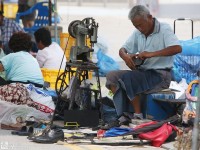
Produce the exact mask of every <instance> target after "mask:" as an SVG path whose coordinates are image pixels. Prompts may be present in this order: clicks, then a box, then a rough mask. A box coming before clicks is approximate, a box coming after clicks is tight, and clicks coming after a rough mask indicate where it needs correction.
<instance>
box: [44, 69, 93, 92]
mask: <svg viewBox="0 0 200 150" xmlns="http://www.w3.org/2000/svg"><path fill="white" fill-rule="evenodd" d="M72 70H76V68H72ZM41 71H42V75H43V78H44V81H46V82H49V83H50V88H51V89H54V90H55V85H56V80H57V77H58V76H60V75H61V74H62V73H63V72H64V70H60V73H59V75H58V72H59V70H56V69H46V68H41ZM88 79H92V72H88ZM65 82H66V83H67V84H69V77H68V74H67V75H66V78H65ZM60 85H61V81H59V82H58V84H57V86H58V88H60Z"/></svg>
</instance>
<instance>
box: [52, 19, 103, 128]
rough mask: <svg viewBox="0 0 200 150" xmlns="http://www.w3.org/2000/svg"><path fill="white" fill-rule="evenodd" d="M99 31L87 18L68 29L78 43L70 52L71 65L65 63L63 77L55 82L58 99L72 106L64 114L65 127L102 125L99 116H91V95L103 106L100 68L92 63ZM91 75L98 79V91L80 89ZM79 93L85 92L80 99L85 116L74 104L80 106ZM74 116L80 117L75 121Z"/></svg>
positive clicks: (77, 21) (91, 20)
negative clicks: (58, 84) (67, 80)
mask: <svg viewBox="0 0 200 150" xmlns="http://www.w3.org/2000/svg"><path fill="white" fill-rule="evenodd" d="M97 30H98V23H96V22H95V20H94V19H93V18H85V19H83V20H82V21H80V20H75V21H72V22H71V23H70V24H69V27H68V32H69V35H70V36H72V37H73V38H75V39H76V43H75V46H72V47H71V49H70V61H69V62H67V63H66V67H65V71H64V73H62V74H61V75H60V76H59V77H58V78H57V81H56V92H57V94H58V96H59V97H60V98H61V99H62V100H66V99H67V101H68V102H69V106H68V110H65V114H66V115H65V117H64V118H65V119H64V120H65V122H66V124H69V123H70V122H77V123H78V124H80V126H96V125H97V124H98V121H99V115H98V113H96V114H97V115H91V114H92V113H91V112H90V110H91V92H93V93H94V96H95V104H97V103H98V104H100V103H99V102H97V101H99V100H100V99H101V88H100V79H99V72H98V67H97V66H96V64H95V63H92V62H91V61H90V56H91V52H93V51H94V50H93V49H92V47H93V46H94V43H96V42H97ZM87 39H89V40H90V43H91V46H90V47H89V46H88V45H87V44H86V43H87V42H86V40H87ZM91 71H93V72H95V76H96V82H97V89H95V90H94V89H91V88H90V87H81V86H80V85H81V82H83V81H85V80H86V79H88V72H91ZM66 78H68V79H69V85H68V84H67V83H66V82H65V81H66ZM58 82H61V86H60V87H58V86H57V83H58ZM80 90H81V91H86V92H82V95H80V96H79V97H81V98H79V102H78V103H79V104H78V105H79V110H84V112H83V111H82V112H80V113H79V112H78V114H77V110H74V104H75V103H76V104H77V95H78V93H80ZM88 91H89V92H88ZM66 92H68V93H66ZM89 93H90V94H89ZM84 94H88V95H89V96H90V98H89V100H88V99H87V100H84ZM88 95H87V96H88ZM87 96H86V97H87ZM100 106H101V105H100ZM100 110H101V107H100ZM72 111H73V113H72ZM84 113H85V116H84ZM88 114H89V118H90V120H92V122H91V121H89V120H87V118H86V117H88V116H87V115H88ZM75 115H76V116H77V117H75ZM92 116H93V117H92ZM91 117H92V118H91ZM97 118H98V119H97ZM100 118H101V117H100ZM84 120H87V121H84Z"/></svg>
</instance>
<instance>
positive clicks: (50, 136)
mask: <svg viewBox="0 0 200 150" xmlns="http://www.w3.org/2000/svg"><path fill="white" fill-rule="evenodd" d="M28 139H29V140H32V141H33V142H36V143H56V142H58V141H63V140H64V132H63V130H62V129H59V128H54V129H53V128H50V127H47V128H46V129H45V130H43V131H42V132H39V133H36V134H33V135H31V136H29V137H28Z"/></svg>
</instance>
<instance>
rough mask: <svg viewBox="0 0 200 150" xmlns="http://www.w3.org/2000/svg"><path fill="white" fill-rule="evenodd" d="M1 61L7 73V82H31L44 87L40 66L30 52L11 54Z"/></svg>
mask: <svg viewBox="0 0 200 150" xmlns="http://www.w3.org/2000/svg"><path fill="white" fill-rule="evenodd" d="M0 61H1V63H2V65H3V67H4V70H5V73H6V80H11V81H22V82H28V81H30V82H33V83H38V84H42V85H43V83H44V81H43V76H42V72H41V70H40V67H39V64H38V62H37V60H36V59H35V58H34V57H33V56H32V55H31V54H29V53H28V52H25V51H20V52H17V53H10V54H8V55H6V56H4V57H3V58H2V59H0Z"/></svg>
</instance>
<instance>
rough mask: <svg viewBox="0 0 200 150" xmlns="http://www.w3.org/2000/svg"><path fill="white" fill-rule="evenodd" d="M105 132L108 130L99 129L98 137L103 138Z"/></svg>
mask: <svg viewBox="0 0 200 150" xmlns="http://www.w3.org/2000/svg"><path fill="white" fill-rule="evenodd" d="M105 132H106V130H102V129H99V130H98V131H97V138H102V137H104V134H105Z"/></svg>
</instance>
